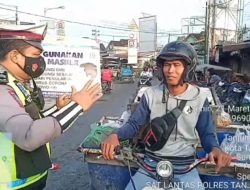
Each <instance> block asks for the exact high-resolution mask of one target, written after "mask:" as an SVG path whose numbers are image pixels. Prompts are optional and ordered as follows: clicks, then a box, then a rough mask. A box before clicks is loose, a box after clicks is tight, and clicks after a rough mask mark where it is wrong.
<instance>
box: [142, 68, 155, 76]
mask: <svg viewBox="0 0 250 190" xmlns="http://www.w3.org/2000/svg"><path fill="white" fill-rule="evenodd" d="M140 77H148V78H152V77H153V74H152V72H150V71H149V70H148V67H144V69H143V71H142V72H141V74H140Z"/></svg>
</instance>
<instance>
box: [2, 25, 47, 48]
mask: <svg viewBox="0 0 250 190" xmlns="http://www.w3.org/2000/svg"><path fill="white" fill-rule="evenodd" d="M46 30H47V25H46V24H45V25H32V26H30V25H29V26H27V25H26V26H25V25H1V24H0V40H2V39H5V40H6V39H9V40H15V39H16V40H24V41H25V42H27V43H28V44H30V45H31V46H34V47H36V48H38V49H41V50H43V48H42V45H41V42H42V40H43V39H44V37H45V34H46Z"/></svg>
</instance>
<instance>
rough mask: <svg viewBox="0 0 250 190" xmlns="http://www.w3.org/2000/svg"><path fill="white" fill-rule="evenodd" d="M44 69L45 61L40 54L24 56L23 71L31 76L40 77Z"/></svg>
mask: <svg viewBox="0 0 250 190" xmlns="http://www.w3.org/2000/svg"><path fill="white" fill-rule="evenodd" d="M45 69H46V63H45V61H44V58H43V57H42V56H39V57H27V56H25V65H24V69H23V71H24V72H25V73H26V74H28V75H29V76H31V77H32V78H37V77H40V76H41V75H42V74H43V72H44V71H45Z"/></svg>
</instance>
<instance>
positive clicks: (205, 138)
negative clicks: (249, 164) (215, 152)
mask: <svg viewBox="0 0 250 190" xmlns="http://www.w3.org/2000/svg"><path fill="white" fill-rule="evenodd" d="M208 110H209V102H208V100H206V101H205V102H204V105H203V109H202V110H201V112H200V114H199V118H198V121H197V124H196V130H197V132H198V134H199V137H200V140H201V144H202V146H203V148H204V150H205V151H206V152H207V153H210V152H211V150H212V148H213V147H219V144H218V142H217V139H216V137H215V127H214V125H213V118H212V113H211V111H208ZM150 112H151V111H150V109H149V106H148V103H147V101H146V97H145V95H143V96H142V98H141V101H140V103H139V104H138V106H137V108H136V110H135V111H134V112H133V114H132V115H131V117H130V118H129V120H128V122H127V123H126V124H125V125H124V126H123V127H121V128H120V129H118V131H117V135H118V138H119V139H128V138H133V137H134V136H135V135H136V133H137V132H138V131H139V129H140V127H142V126H143V125H144V124H146V123H148V122H149V118H150Z"/></svg>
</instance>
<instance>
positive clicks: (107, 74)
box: [101, 65, 113, 90]
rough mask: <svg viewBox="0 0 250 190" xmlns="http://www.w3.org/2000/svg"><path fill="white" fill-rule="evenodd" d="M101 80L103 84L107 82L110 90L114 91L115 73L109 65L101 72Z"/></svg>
mask: <svg viewBox="0 0 250 190" xmlns="http://www.w3.org/2000/svg"><path fill="white" fill-rule="evenodd" d="M101 79H102V83H103V82H107V83H108V86H109V89H110V90H111V89H112V80H113V72H112V70H111V69H110V68H109V67H108V65H104V68H103V69H102V72H101Z"/></svg>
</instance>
